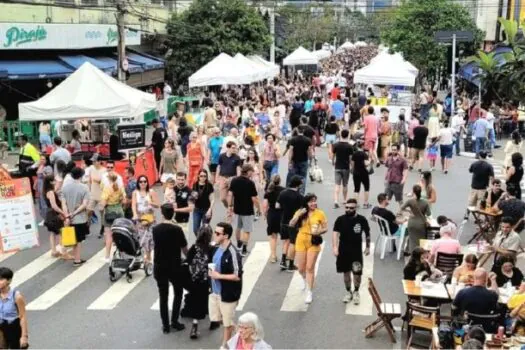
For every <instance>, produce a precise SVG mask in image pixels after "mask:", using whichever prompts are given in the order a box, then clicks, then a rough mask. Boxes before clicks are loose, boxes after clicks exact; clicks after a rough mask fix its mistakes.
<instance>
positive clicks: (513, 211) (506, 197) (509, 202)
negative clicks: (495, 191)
mask: <svg viewBox="0 0 525 350" xmlns="http://www.w3.org/2000/svg"><path fill="white" fill-rule="evenodd" d="M516 193H517V188H516V186H515V185H514V184H508V185H507V192H505V193H504V194H503V195H502V196H501V198H500V200H499V203H498V208H499V209H500V210H501V216H502V217H509V218H511V219H512V221H511V223H512V225H513V226H514V225H516V224H518V222H519V224H518V226H517V227H515V228H514V230H515V231H516V232H517V233H520V232H521V231H522V230H523V226H524V222H523V220H522V219H523V217H524V216H525V203H524V202H523V201H522V200H520V199H517V198H516Z"/></svg>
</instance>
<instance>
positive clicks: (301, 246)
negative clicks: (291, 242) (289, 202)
mask: <svg viewBox="0 0 525 350" xmlns="http://www.w3.org/2000/svg"><path fill="white" fill-rule="evenodd" d="M290 226H292V227H297V228H298V232H297V238H296V240H295V262H296V265H297V269H298V270H299V274H300V275H301V276H302V277H303V282H304V289H305V290H306V298H305V303H306V304H310V303H311V302H312V289H313V287H314V282H315V264H316V262H317V257H318V256H319V252H320V251H321V244H322V242H323V238H322V237H321V235H322V234H323V233H325V232H326V231H327V228H328V221H327V219H326V215H325V213H324V212H323V211H322V210H321V209H318V208H317V196H316V195H315V194H312V193H308V194H307V195H306V196H304V206H303V208H302V209H299V210H298V211H296V212H295V214H294V216H293V218H292V220H291V221H290Z"/></svg>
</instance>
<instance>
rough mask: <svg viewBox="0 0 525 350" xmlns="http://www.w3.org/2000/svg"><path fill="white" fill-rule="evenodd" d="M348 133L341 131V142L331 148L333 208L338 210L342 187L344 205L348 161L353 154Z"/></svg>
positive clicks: (345, 130) (346, 193)
mask: <svg viewBox="0 0 525 350" xmlns="http://www.w3.org/2000/svg"><path fill="white" fill-rule="evenodd" d="M349 135H350V132H349V131H348V130H347V129H344V130H343V131H341V141H338V142H336V143H335V144H334V145H333V146H332V150H333V159H332V164H333V165H334V168H335V173H334V177H335V186H334V208H335V209H337V208H339V189H340V188H341V186H342V187H343V202H342V203H346V197H347V196H348V180H349V178H350V160H351V158H352V154H353V153H354V147H352V145H350V142H349V141H348V136H349Z"/></svg>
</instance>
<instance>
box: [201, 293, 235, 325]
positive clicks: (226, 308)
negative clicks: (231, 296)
mask: <svg viewBox="0 0 525 350" xmlns="http://www.w3.org/2000/svg"><path fill="white" fill-rule="evenodd" d="M237 304H238V302H237V301H236V302H233V303H225V302H222V301H221V296H220V295H218V294H213V293H212V294H210V296H209V298H208V309H209V314H210V321H212V322H219V321H221V320H222V325H223V326H224V327H232V326H234V325H235V323H234V319H235V309H236V308H237Z"/></svg>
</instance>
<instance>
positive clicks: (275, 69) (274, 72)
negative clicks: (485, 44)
mask: <svg viewBox="0 0 525 350" xmlns="http://www.w3.org/2000/svg"><path fill="white" fill-rule="evenodd" d="M248 58H249V59H250V60H251V61H253V62H255V63H257V64H258V65H260V66H261V67H265V68H266V69H267V70H268V72H269V74H270V78H274V77H276V76H278V75H279V72H280V70H281V68H280V67H279V66H278V65H277V64H275V63H272V62H268V61H267V60H265V59H264V58H262V57H261V56H258V55H250V56H248Z"/></svg>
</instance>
